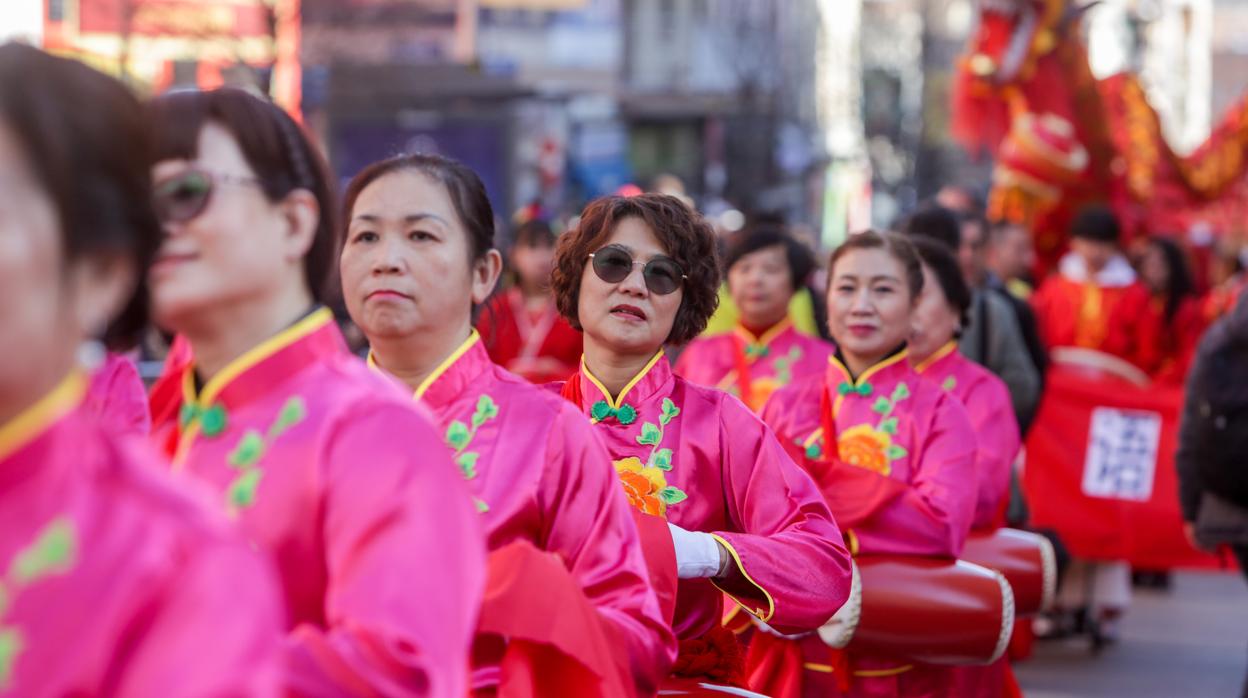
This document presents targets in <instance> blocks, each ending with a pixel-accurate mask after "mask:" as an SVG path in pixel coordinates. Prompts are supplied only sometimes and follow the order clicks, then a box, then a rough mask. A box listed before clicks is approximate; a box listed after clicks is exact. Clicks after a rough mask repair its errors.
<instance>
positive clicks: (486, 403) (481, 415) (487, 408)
mask: <svg viewBox="0 0 1248 698" xmlns="http://www.w3.org/2000/svg"><path fill="white" fill-rule="evenodd" d="M497 416H498V405H497V404H496V403H495V402H494V398H492V397H490V396H489V395H482V396H481V397H479V398H477V409H476V411H475V412H473V413H472V426H473V428H474V429H475V428H476V427H479V426H481V425H482V424H485V423H486V422H488V421H489V420H491V419H494V418H495V417H497Z"/></svg>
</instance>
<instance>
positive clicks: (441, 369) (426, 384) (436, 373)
mask: <svg viewBox="0 0 1248 698" xmlns="http://www.w3.org/2000/svg"><path fill="white" fill-rule="evenodd" d="M479 341H481V335H480V334H479V333H478V332H477V330H476V329H475V328H474V329H473V330H472V332H469V333H468V339H465V340H464V342H463V344H460V345H459V347H458V348H457V349H456V350H455V351H453V352H451V355H450V356H448V357H446V359H444V360H443V361H442V363H440V364H438V367H437V368H435V369H433V373H430V374H429V376H428V377H426V378H425V379H424V380H423V381H421V382H420V385H418V386H416V392H415V393H413V394H412V397H414V398H416V399H417V400H419V399H421V398H422V397H424V396H425V393H427V392H429V388H430V387H431V386H432V385H433V383H434V381H436V380H437V379H439V378H441V377H442V374H443V373H446V372H447V370H449V369H450V368H451V366H454V365H455V362H456V361H459V359H460V358H461V357H462V356H463V355H464V354H467V353H468V350H469V349H471V348H472V347H473V346H474V345H476V343H477V342H479ZM368 355H369V357H370V358H371V357H372V355H373V353H372V352H371V351H370V352H369V353H368Z"/></svg>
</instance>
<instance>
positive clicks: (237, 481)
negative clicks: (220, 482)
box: [226, 468, 264, 509]
mask: <svg viewBox="0 0 1248 698" xmlns="http://www.w3.org/2000/svg"><path fill="white" fill-rule="evenodd" d="M262 477H264V471H263V470H260V469H259V468H252V469H251V470H248V471H247V472H245V473H243V474H241V475H239V476H238V477H236V478H234V482H232V483H230V488H229V491H228V492H226V499H227V501H228V502H229V503H230V504H232V505H233V506H235V507H237V508H239V509H244V508H246V507H250V506H252V505H253V504H255V503H256V490H257V489H259V487H260V478H262Z"/></svg>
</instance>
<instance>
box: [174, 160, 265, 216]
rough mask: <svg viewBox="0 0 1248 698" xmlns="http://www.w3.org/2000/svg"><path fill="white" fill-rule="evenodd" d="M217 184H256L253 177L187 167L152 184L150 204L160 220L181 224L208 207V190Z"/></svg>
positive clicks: (257, 184) (256, 181) (209, 199)
mask: <svg viewBox="0 0 1248 698" xmlns="http://www.w3.org/2000/svg"><path fill="white" fill-rule="evenodd" d="M218 184H237V185H242V186H259V184H260V180H258V179H256V178H254V177H241V176H238V175H230V174H223V173H220V172H209V171H208V170H201V169H190V170H186V171H185V172H182V173H181V174H178V175H176V176H174V177H170V178H169V179H167V180H165V181H163V182H161V183H160V184H158V185H156V188H155V190H154V191H153V192H152V205H153V206H154V207H155V209H156V217H157V219H158V220H160V222H161V223H185V222H187V221H189V220H193V219H194V218H195V217H196V216H198V215H199V214H201V213H203V212H204V209H206V208H208V203H209V202H210V201H211V200H212V191H213V189H214V188H216V185H218Z"/></svg>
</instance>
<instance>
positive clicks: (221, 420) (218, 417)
mask: <svg viewBox="0 0 1248 698" xmlns="http://www.w3.org/2000/svg"><path fill="white" fill-rule="evenodd" d="M227 422H228V419H227V418H226V414H225V408H224V407H222V406H221V405H219V404H217V405H213V406H212V407H209V408H208V409H206V410H204V412H203V414H201V415H200V416H199V430H200V431H201V432H203V434H204V436H207V437H209V438H211V437H214V436H217V435H219V434H220V433H221V432H223V431H225V425H226V423H227Z"/></svg>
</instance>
